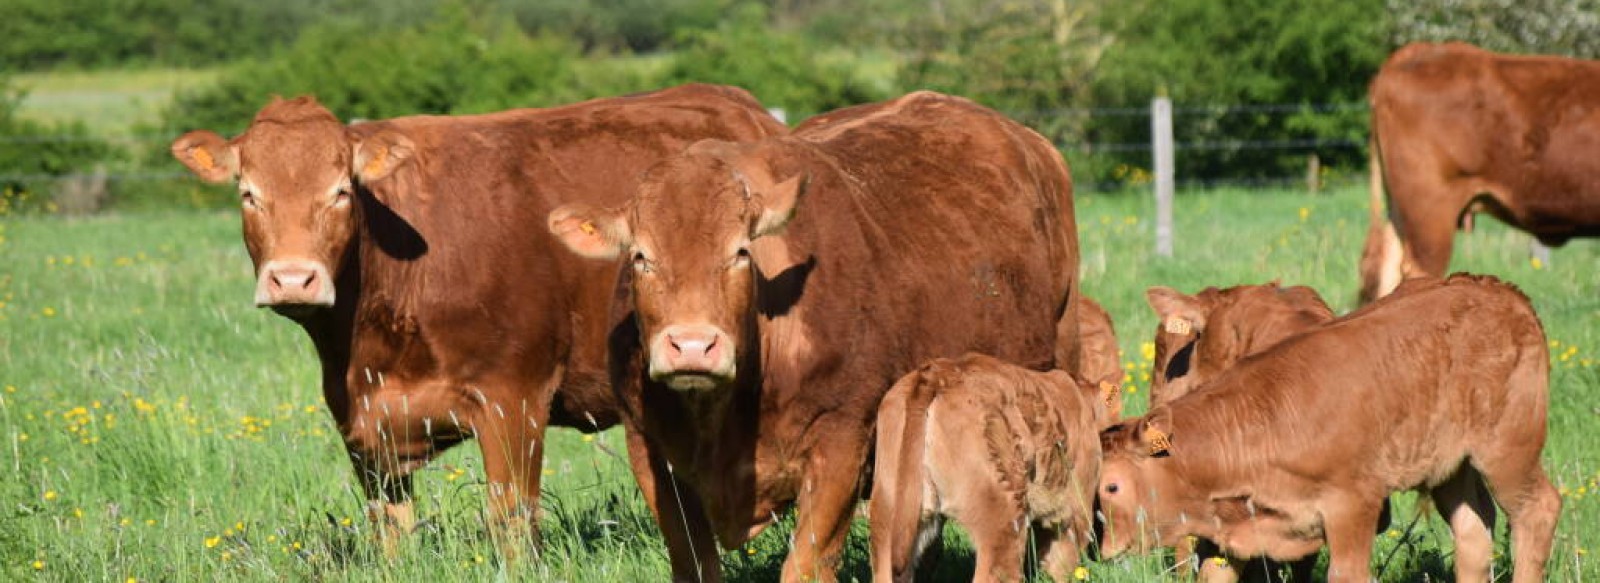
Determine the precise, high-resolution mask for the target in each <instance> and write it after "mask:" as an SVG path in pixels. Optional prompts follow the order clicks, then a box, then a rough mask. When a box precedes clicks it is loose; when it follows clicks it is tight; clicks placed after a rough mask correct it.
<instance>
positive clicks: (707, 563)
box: [626, 426, 722, 582]
mask: <svg viewBox="0 0 1600 583" xmlns="http://www.w3.org/2000/svg"><path fill="white" fill-rule="evenodd" d="M626 430H627V431H626V435H627V442H628V468H629V469H631V470H632V471H633V477H634V479H635V480H636V481H638V483H639V490H640V491H641V492H642V493H643V494H644V501H645V504H646V505H648V506H649V507H650V513H651V514H653V515H655V518H656V525H657V526H659V527H660V528H661V537H662V538H664V539H666V542H667V557H668V559H669V560H670V561H671V563H672V580H673V581H685V582H687V581H721V580H722V570H721V569H722V566H721V563H720V562H719V561H718V554H717V553H718V551H717V541H716V538H715V535H714V534H712V531H711V522H710V520H708V519H707V518H706V513H705V508H704V506H702V505H701V503H700V497H699V495H698V494H696V493H695V492H694V491H693V490H692V489H691V488H689V487H687V485H686V484H681V483H680V484H675V483H673V479H674V478H673V475H672V471H671V470H670V469H669V468H668V464H667V462H666V460H663V459H661V457H660V456H657V455H655V454H654V453H653V452H652V451H651V450H650V447H649V444H648V443H647V442H646V441H645V438H644V435H643V434H642V433H641V432H639V431H636V430H634V428H633V427H631V426H630V427H627V428H626Z"/></svg>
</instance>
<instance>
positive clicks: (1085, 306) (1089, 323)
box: [1077, 296, 1123, 419]
mask: <svg viewBox="0 0 1600 583" xmlns="http://www.w3.org/2000/svg"><path fill="white" fill-rule="evenodd" d="M1079 299H1081V300H1082V301H1081V302H1079V303H1078V308H1079V310H1078V345H1079V346H1080V348H1081V350H1082V357H1081V358H1080V360H1079V364H1078V372H1077V375H1078V378H1081V379H1088V380H1091V381H1099V380H1102V379H1103V380H1106V381H1109V382H1110V383H1111V384H1121V383H1122V374H1123V373H1122V349H1121V348H1119V347H1118V346H1117V330H1116V328H1115V327H1114V326H1112V325H1111V314H1109V313H1107V312H1106V309H1105V308H1104V307H1101V305H1100V302H1096V301H1094V300H1093V299H1090V298H1089V296H1082V297H1080V298H1079ZM1111 404H1112V407H1113V410H1112V411H1111V418H1112V419H1120V418H1121V417H1122V395H1117V398H1116V399H1114V400H1113V401H1112V402H1111Z"/></svg>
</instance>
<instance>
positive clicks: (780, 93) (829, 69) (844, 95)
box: [664, 3, 894, 120]
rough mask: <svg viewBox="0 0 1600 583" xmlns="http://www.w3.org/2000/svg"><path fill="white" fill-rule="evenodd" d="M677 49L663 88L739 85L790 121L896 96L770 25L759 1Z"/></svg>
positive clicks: (817, 46) (813, 45) (821, 49)
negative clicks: (691, 84)
mask: <svg viewBox="0 0 1600 583" xmlns="http://www.w3.org/2000/svg"><path fill="white" fill-rule="evenodd" d="M679 45H680V47H681V48H680V49H679V50H678V52H677V53H676V54H675V55H674V56H673V59H672V65H671V66H670V67H668V70H667V71H666V74H665V79H664V84H667V85H673V84H678V83H688V82H701V83H721V84H725V85H736V86H739V87H743V88H745V89H748V90H749V91H750V92H751V93H753V94H755V96H756V99H759V100H760V101H761V102H762V103H763V104H765V105H767V106H768V107H781V108H783V109H785V110H787V111H788V112H789V119H790V120H798V119H800V118H801V117H803V116H805V115H809V114H815V113H819V112H824V111H828V110H832V109H837V108H840V107H845V106H849V105H856V104H859V103H867V102H871V101H878V100H882V99H886V98H888V97H891V96H892V95H893V94H894V92H893V91H892V90H891V89H890V88H889V87H887V86H885V85H883V84H874V83H870V82H867V81H865V80H863V79H860V78H858V77H857V75H856V71H855V69H854V68H853V67H851V66H850V63H849V62H846V61H841V60H830V59H829V58H828V57H829V55H828V54H827V51H825V50H824V47H823V46H821V45H820V44H819V43H816V42H814V41H812V40H811V39H810V38H809V37H806V36H804V35H802V34H799V33H797V32H791V31H784V30H780V29H776V28H774V27H771V26H769V25H768V23H767V17H766V11H765V9H764V8H763V7H762V6H761V5H760V4H756V3H744V4H740V5H739V6H737V7H735V9H734V12H733V14H731V15H730V16H729V18H727V19H726V20H724V21H723V22H722V23H721V24H720V25H718V26H717V27H716V28H715V29H712V30H703V31H690V32H688V33H687V34H685V35H684V37H683V38H682V39H680V41H679Z"/></svg>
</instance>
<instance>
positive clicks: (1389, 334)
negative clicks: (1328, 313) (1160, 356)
mask: <svg viewBox="0 0 1600 583" xmlns="http://www.w3.org/2000/svg"><path fill="white" fill-rule="evenodd" d="M1402 290H1403V291H1402V293H1396V294H1394V295H1392V296H1390V297H1388V298H1385V299H1383V300H1381V301H1379V302H1376V303H1374V304H1371V305H1368V306H1367V307H1365V308H1363V309H1361V310H1358V311H1356V312H1355V313H1353V314H1351V315H1348V316H1345V317H1343V318H1340V319H1337V320H1334V321H1332V322H1330V323H1328V324H1326V325H1324V326H1322V327H1320V328H1317V329H1315V330H1312V331H1308V332H1306V333H1303V334H1300V335H1297V336H1294V337H1292V338H1289V339H1287V340H1284V341H1283V342H1281V343H1279V344H1277V345H1276V346H1274V347H1272V348H1270V349H1268V350H1267V351H1265V352H1262V353H1260V354H1258V355H1256V356H1254V357H1251V358H1246V359H1244V360H1241V361H1239V363H1238V364H1236V365H1235V366H1234V367H1233V368H1230V369H1228V370H1227V371H1225V372H1223V373H1222V374H1220V375H1218V376H1217V377H1215V378H1213V379H1212V380H1211V381H1210V382H1207V383H1206V384H1205V385H1204V386H1203V387H1201V388H1199V389H1197V390H1196V391H1194V392H1192V393H1190V394H1189V395H1187V396H1185V397H1182V398H1180V399H1177V400H1174V401H1172V402H1171V403H1168V404H1167V405H1164V406H1161V407H1157V408H1155V409H1154V410H1152V411H1151V412H1150V413H1149V414H1147V415H1146V416H1144V417H1143V418H1139V419H1134V420H1129V421H1125V422H1123V423H1122V424H1120V425H1118V426H1116V427H1113V428H1112V429H1109V430H1107V431H1106V432H1105V433H1103V434H1102V444H1101V445H1102V448H1103V451H1104V453H1105V459H1104V462H1103V465H1102V466H1101V469H1102V473H1101V480H1100V489H1099V492H1098V498H1099V501H1100V504H1101V508H1102V510H1103V512H1104V514H1105V517H1106V523H1107V524H1106V528H1107V535H1106V537H1105V538H1104V539H1103V541H1102V549H1103V550H1104V551H1105V552H1106V553H1107V555H1108V556H1114V555H1116V554H1118V553H1121V552H1124V551H1127V550H1129V549H1133V548H1136V547H1142V546H1147V545H1149V544H1151V543H1155V544H1165V545H1171V544H1174V543H1176V542H1177V541H1178V539H1179V538H1181V537H1184V536H1187V535H1196V536H1200V537H1204V538H1207V539H1210V540H1212V541H1214V542H1216V543H1217V544H1218V545H1219V546H1221V547H1222V549H1223V550H1224V551H1225V552H1228V553H1229V554H1231V555H1234V556H1238V557H1255V556H1267V557H1271V558H1274V559H1279V560H1290V559H1296V558H1300V557H1302V556H1305V555H1308V554H1311V553H1315V552H1317V550H1318V549H1319V548H1320V547H1321V546H1322V545H1323V544H1324V543H1326V544H1327V545H1328V547H1329V550H1330V555H1331V562H1330V567H1329V573H1328V575H1329V579H1330V580H1332V581H1367V580H1368V577H1369V576H1370V574H1369V568H1370V565H1369V564H1368V563H1369V561H1370V559H1371V556H1372V538H1373V536H1372V533H1373V530H1374V528H1373V527H1374V526H1375V525H1376V523H1377V521H1378V519H1379V514H1380V511H1381V508H1382V502H1383V500H1384V499H1385V497H1386V496H1387V495H1388V494H1389V493H1391V492H1393V491H1396V490H1401V489H1421V490H1429V491H1431V494H1432V498H1433V500H1434V503H1435V504H1436V505H1437V508H1438V509H1439V512H1440V514H1441V515H1442V516H1445V517H1446V518H1447V520H1448V521H1449V522H1450V524H1451V528H1452V530H1453V531H1454V534H1455V540H1456V577H1457V580H1458V581H1488V578H1489V568H1490V562H1491V558H1492V551H1493V543H1492V540H1491V537H1492V527H1493V525H1494V519H1495V506H1494V505H1495V502H1498V503H1499V504H1500V505H1501V507H1503V508H1505V510H1506V513H1507V514H1508V517H1509V521H1510V524H1511V537H1512V563H1513V567H1514V579H1513V580H1514V581H1518V582H1530V583H1531V582H1534V581H1542V580H1543V577H1544V567H1545V561H1546V559H1547V558H1548V557H1549V553H1550V545H1551V539H1552V537H1553V536H1554V534H1555V527H1556V518H1557V516H1558V515H1559V513H1560V508H1561V498H1560V495H1559V494H1557V492H1556V489H1555V487H1554V486H1552V485H1551V484H1550V480H1549V478H1548V476H1546V474H1545V472H1544V470H1543V468H1541V467H1540V462H1539V455H1540V451H1541V450H1542V449H1543V448H1544V441H1545V429H1546V426H1545V416H1546V410H1547V408H1548V401H1549V367H1550V363H1549V355H1548V353H1547V348H1546V346H1545V338H1544V331H1543V329H1542V327H1541V325H1540V323H1539V319H1538V317H1537V316H1536V315H1535V314H1534V311H1533V307H1532V306H1531V305H1530V304H1529V302H1528V299H1527V297H1526V296H1523V295H1522V293H1521V292H1519V291H1517V290H1516V289H1515V288H1513V287H1512V286H1510V285H1507V284H1504V283H1501V282H1499V281H1498V280H1495V279H1493V278H1489V277H1482V276H1470V275H1463V274H1458V275H1455V276H1452V277H1450V278H1449V279H1448V280H1437V279H1432V278H1429V279H1426V280H1418V282H1417V283H1413V284H1408V285H1407V286H1405V287H1403V288H1402ZM1491 494H1492V498H1491Z"/></svg>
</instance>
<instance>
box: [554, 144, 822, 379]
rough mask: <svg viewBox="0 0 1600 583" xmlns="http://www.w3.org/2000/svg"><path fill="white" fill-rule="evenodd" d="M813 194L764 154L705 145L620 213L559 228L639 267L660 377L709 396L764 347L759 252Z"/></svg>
mask: <svg viewBox="0 0 1600 583" xmlns="http://www.w3.org/2000/svg"><path fill="white" fill-rule="evenodd" d="M805 186H806V178H805V176H804V175H803V174H795V175H782V176H780V175H776V174H775V173H774V171H773V169H772V168H771V166H770V165H769V163H768V161H767V160H766V159H765V156H763V155H762V154H761V150H759V149H758V147H757V146H741V145H736V144H731V143H727V142H719V141H705V142H700V143H697V144H695V145H694V146H691V147H690V148H689V149H688V150H687V151H685V152H684V153H683V154H681V155H679V156H677V157H675V158H671V159H668V160H666V161H663V162H661V163H659V164H657V165H656V166H654V167H652V168H651V169H650V170H649V171H647V172H646V173H645V176H644V178H643V179H642V181H641V183H640V185H639V187H638V191H637V192H636V194H635V196H634V198H633V199H632V200H631V201H629V202H628V203H626V204H625V205H623V206H622V207H621V208H617V209H595V208H591V207H588V206H584V205H581V204H572V205H567V206H563V207H561V208H558V209H556V210H554V211H552V212H551V213H550V219H549V220H550V224H549V227H550V231H551V232H552V233H554V234H555V235H556V236H557V237H558V238H560V239H561V241H562V242H563V243H565V244H566V245H567V246H568V247H569V248H570V249H572V251H574V252H576V253H578V254H579V255H583V256H586V257H593V258H599V259H614V258H617V257H626V258H628V260H629V261H630V265H631V269H632V270H633V274H632V275H633V276H632V278H631V281H632V286H633V290H632V292H633V298H634V308H635V317H636V319H637V323H638V326H639V333H640V336H641V338H640V340H641V342H642V343H643V347H644V351H645V354H646V356H647V358H648V371H649V375H650V378H652V379H654V380H656V381H659V382H662V383H665V384H666V385H668V386H670V387H672V388H674V389H677V390H704V389H710V388H714V387H719V386H726V385H729V384H731V383H733V381H734V380H735V379H736V378H737V373H738V366H739V363H740V362H742V361H744V358H746V357H748V356H750V355H751V352H750V351H752V350H754V347H755V346H756V345H757V344H758V342H757V341H756V339H757V330H756V323H755V322H756V312H755V310H756V291H757V289H756V285H757V283H758V278H759V276H760V272H759V266H757V265H756V264H755V261H754V258H753V257H752V255H751V250H750V246H751V242H752V241H754V240H756V239H759V238H761V237H766V236H771V235H774V234H776V233H778V232H779V231H780V230H781V229H782V228H783V227H784V225H785V224H787V223H788V222H789V220H790V219H791V218H792V217H793V216H794V213H795V208H796V205H797V204H798V203H799V200H800V197H801V195H802V194H803V193H804V191H805Z"/></svg>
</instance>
